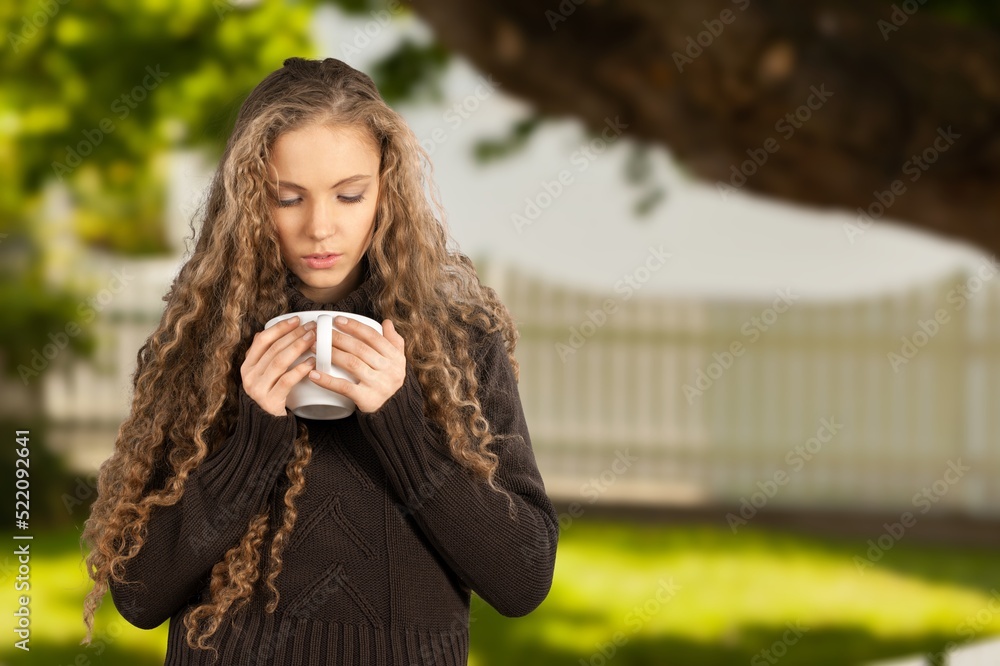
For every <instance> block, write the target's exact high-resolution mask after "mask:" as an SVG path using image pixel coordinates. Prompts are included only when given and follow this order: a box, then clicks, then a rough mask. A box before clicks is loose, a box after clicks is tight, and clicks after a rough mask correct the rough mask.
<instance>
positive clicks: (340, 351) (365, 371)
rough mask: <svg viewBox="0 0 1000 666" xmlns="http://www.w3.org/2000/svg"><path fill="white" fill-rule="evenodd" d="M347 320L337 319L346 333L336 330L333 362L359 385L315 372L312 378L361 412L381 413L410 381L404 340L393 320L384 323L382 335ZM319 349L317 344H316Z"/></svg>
mask: <svg viewBox="0 0 1000 666" xmlns="http://www.w3.org/2000/svg"><path fill="white" fill-rule="evenodd" d="M344 319H346V321H345V322H341V319H340V317H338V318H337V319H335V320H334V323H335V324H336V325H337V326H338V327H340V328H341V329H343V331H346V332H341V331H338V330H337V328H334V329H333V348H332V349H331V350H330V362H331V363H332V364H333V365H335V366H339V367H341V368H343V369H344V370H347V372H349V373H350V374H351V375H352V376H354V377H356V378H357V380H358V383H357V384H355V383H354V382H352V381H350V380H347V379H341V378H339V377H332V376H330V375H328V374H325V373H321V372H319V371H317V370H313V371H311V372H310V373H309V378H310V379H311V380H312V381H313V383H314V384H316V385H318V386H322V387H323V388H325V389H329V390H331V391H333V392H335V393H340V394H341V395H344V396H347V397H348V398H350V399H351V400H353V401H354V404H356V405H357V406H358V410H359V411H362V412H367V413H370V412H374V411H377V410H378V409H379V407H381V406H382V405H384V404H385V402H386V401H387V400H388V399H389V398H391V397H392V396H393V395H394V394H395V393H396V391H398V390H399V388H400V387H401V386H402V385H403V380H404V379H405V378H406V355H405V354H404V353H403V349H404V340H403V338H402V337H401V336H400V335H399V333H397V332H396V327H395V326H393V324H392V321H390V320H389V319H386V320H385V321H383V322H382V333H381V334H380V333H379V332H378V331H376V330H375V329H374V328H371V327H370V326H366V325H365V324H362V323H361V322H359V321H357V320H355V319H351V318H349V317H345V318H344ZM315 350H316V344H315V343H313V351H315Z"/></svg>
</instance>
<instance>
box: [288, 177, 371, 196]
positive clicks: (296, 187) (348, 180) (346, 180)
mask: <svg viewBox="0 0 1000 666" xmlns="http://www.w3.org/2000/svg"><path fill="white" fill-rule="evenodd" d="M365 178H371V174H367V173H358V174H354V175H353V176H348V177H347V178H344V179H343V180H341V181H338V182H337V183H335V184H333V185H331V186H330V189H331V190H332V189H335V188H337V187H340V186H341V185H343V184H344V183H353V182H354V181H356V180H364V179H365ZM271 183H272V184H273V185H275V186H278V187H290V188H292V189H293V190H298V191H300V192H305V191H306V188H304V187H302V186H301V185H299V184H298V183H292V182H289V181H287V180H284V181H280V182H275V181H271Z"/></svg>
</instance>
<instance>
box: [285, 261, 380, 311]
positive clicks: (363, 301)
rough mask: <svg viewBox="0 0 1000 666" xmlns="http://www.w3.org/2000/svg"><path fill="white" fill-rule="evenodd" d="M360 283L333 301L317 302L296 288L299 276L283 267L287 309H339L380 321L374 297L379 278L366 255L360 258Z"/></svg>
mask: <svg viewBox="0 0 1000 666" xmlns="http://www.w3.org/2000/svg"><path fill="white" fill-rule="evenodd" d="M361 263H362V269H361V284H359V285H358V286H357V288H355V289H354V291H352V292H350V293H349V294H347V295H346V296H344V297H343V298H341V299H340V300H339V301H336V302H335V303H317V302H316V301H314V300H312V299H310V298H307V297H306V296H305V295H304V294H303V293H302V292H301V291H299V289H298V286H297V285H298V284H299V278H298V276H297V275H295V274H294V273H292V271H290V270H288V269H287V268H286V269H285V294H286V295H287V296H288V311H289V312H301V311H304V310H339V311H342V312H353V313H354V314H360V315H364V316H366V317H370V318H372V319H374V320H376V321H381V318H380V317H379V313H378V312H377V311H376V305H375V297H376V295H377V294H378V288H379V279H378V276H377V275H376V274H375V272H374V271H372V270H371V266H370V264H369V262H368V255H365V256H364V257H363V258H362V259H361Z"/></svg>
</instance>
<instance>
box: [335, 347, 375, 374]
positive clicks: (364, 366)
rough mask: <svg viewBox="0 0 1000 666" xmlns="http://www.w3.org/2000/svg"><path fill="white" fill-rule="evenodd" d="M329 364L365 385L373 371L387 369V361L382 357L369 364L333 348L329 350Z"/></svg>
mask: <svg viewBox="0 0 1000 666" xmlns="http://www.w3.org/2000/svg"><path fill="white" fill-rule="evenodd" d="M376 356H378V355H376ZM330 363H331V364H332V365H334V366H336V367H338V368H342V369H344V370H346V371H347V372H349V373H350V374H351V375H352V376H353V377H354V378H356V379H357V380H358V381H359V382H361V383H365V382H367V381H368V380H369V378H370V377H371V373H372V372H373V371H375V370H383V369H385V368H386V367H388V365H389V359H387V358H385V357H383V356H378V358H377V360H374V361H371V362H369V361H368V360H366V359H365V358H363V357H359V356H356V355H355V354H354V353H352V352H348V351H344V350H342V349H337V348H336V347H334V348H333V349H331V350H330ZM372 363H376V364H377V365H372Z"/></svg>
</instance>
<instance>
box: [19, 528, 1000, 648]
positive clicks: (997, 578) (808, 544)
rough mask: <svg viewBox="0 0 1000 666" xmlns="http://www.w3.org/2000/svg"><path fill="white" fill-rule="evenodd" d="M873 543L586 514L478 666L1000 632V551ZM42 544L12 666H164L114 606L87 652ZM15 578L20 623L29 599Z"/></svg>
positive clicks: (55, 550) (475, 623)
mask: <svg viewBox="0 0 1000 666" xmlns="http://www.w3.org/2000/svg"><path fill="white" fill-rule="evenodd" d="M7 543H13V542H12V541H11V540H10V536H9V535H8V536H7ZM867 547H868V546H867V544H866V543H864V540H863V539H856V540H849V539H820V538H814V537H804V536H798V535H791V534H787V533H779V532H773V531H767V530H753V529H750V528H745V529H742V530H741V531H740V533H739V534H738V535H734V534H732V533H731V532H730V531H729V530H728V529H727V528H726V526H724V525H723V526H712V527H692V526H681V527H676V526H669V525H664V526H653V525H623V524H619V523H609V522H604V521H597V520H588V519H577V520H575V521H574V522H573V524H572V525H571V526H570V527H569V528H568V529H566V530H564V532H563V535H562V537H561V540H560V547H559V554H558V556H557V562H556V576H555V581H554V583H553V586H552V591H551V593H550V594H549V597H548V598H547V599H546V601H545V602H544V603H543V604H542V605H541V606H540V607H539V608H538V609H537V610H536V611H535V612H534V613H532V614H531V615H528V616H526V617H523V618H505V617H502V616H500V615H499V614H497V613H496V612H495V611H493V610H492V609H491V608H490V607H489V606H488V605H486V604H485V603H484V602H483V601H482V600H481V599H479V598H478V597H475V598H474V599H473V602H474V603H473V609H472V616H471V617H472V622H471V630H472V641H473V650H472V655H471V657H470V664H472V665H473V666H499V665H507V664H517V665H520V664H545V665H548V664H567V665H573V666H576V665H578V664H580V663H581V660H582V663H584V664H593V665H595V666H597V665H600V664H606V663H609V662H613V663H614V664H615V666H627V665H628V666H632V665H639V664H643V665H653V664H656V665H663V664H681V665H685V666H686V665H703V664H704V665H712V664H727V665H728V664H751V665H753V664H771V663H779V662H780V663H781V664H782V665H783V666H792V665H795V664H803V665H804V664H808V665H810V666H818V665H824V664H830V665H831V666H832V665H837V666H842V665H844V664H855V663H863V662H865V661H867V660H872V659H876V658H886V657H891V656H903V655H909V654H914V653H918V652H936V651H939V650H941V649H942V647H943V646H944V645H945V644H946V643H947V642H948V641H951V640H955V641H966V640H968V639H969V638H981V637H985V636H988V635H995V634H1000V615H997V614H996V613H993V612H991V611H990V610H989V602H990V600H991V598H992V595H993V590H1000V568H998V567H997V566H996V560H997V557H996V553H995V551H988V550H974V549H954V548H945V547H932V546H927V545H921V544H911V543H907V542H906V540H905V539H903V540H902V541H901V542H900V543H898V544H897V545H896V546H894V547H893V548H892V549H891V550H890V551H888V552H887V553H886V555H885V556H884V557H883V558H882V559H881V560H880V561H879V562H878V563H876V564H875V566H874V567H872V568H867V569H866V570H865V571H864V573H861V572H860V571H859V570H858V567H857V566H856V564H855V561H854V557H855V556H856V555H857V556H861V557H864V554H865V551H866V549H867ZM32 549H33V557H32V561H31V565H32V574H31V584H32V590H31V593H32V600H31V610H32V617H33V635H32V642H31V646H32V650H31V654H30V656H28V655H25V654H24V653H22V652H21V651H19V650H16V649H13V648H12V647H11V644H12V643H13V640H12V639H8V640H6V641H4V645H3V646H2V648H0V664H11V665H13V664H22V663H23V664H45V666H63V665H66V666H68V665H70V664H74V665H76V664H92V665H93V664H127V665H128V666H146V665H150V666H152V665H156V666H159V665H160V664H162V663H163V655H164V650H165V643H166V630H167V626H166V624H164V625H163V626H161V627H159V628H157V629H155V630H152V631H142V630H139V629H136V628H134V627H132V626H131V625H129V624H128V623H127V622H125V621H124V620H123V619H122V618H121V617H120V616H118V614H117V612H116V611H115V609H114V605H113V604H112V602H111V597H110V596H106V597H105V601H104V604H103V606H102V607H101V610H100V612H99V614H98V621H97V625H96V628H97V634H96V636H97V637H98V638H103V639H104V648H103V650H102V651H101V653H100V654H98V651H97V650H95V649H93V648H87V647H85V646H81V645H79V644H78V642H79V640H80V639H81V638H82V637H83V631H84V628H83V623H82V620H81V601H82V599H83V596H84V595H85V593H86V591H87V590H88V589H89V584H88V583H89V581H88V579H87V577H86V572H85V570H84V567H83V563H82V560H81V552H80V549H79V545H78V541H77V536H76V535H75V534H72V533H60V534H38V535H36V537H35V540H34V542H33V545H32ZM5 571H6V580H5V581H4V586H5V587H6V589H7V590H8V592H7V594H5V595H4V616H5V617H7V618H11V617H12V616H11V615H10V614H9V613H12V612H13V610H14V602H15V599H16V594H15V592H14V591H13V578H12V575H13V574H12V573H11V570H10V568H9V567H7V568H6V569H5ZM6 632H7V634H8V636H10V633H9V632H10V630H9V629H8V630H6ZM765 649H766V650H770V652H768V653H763V652H761V651H762V650H765ZM80 655H83V658H82V659H81V657H80Z"/></svg>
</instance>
